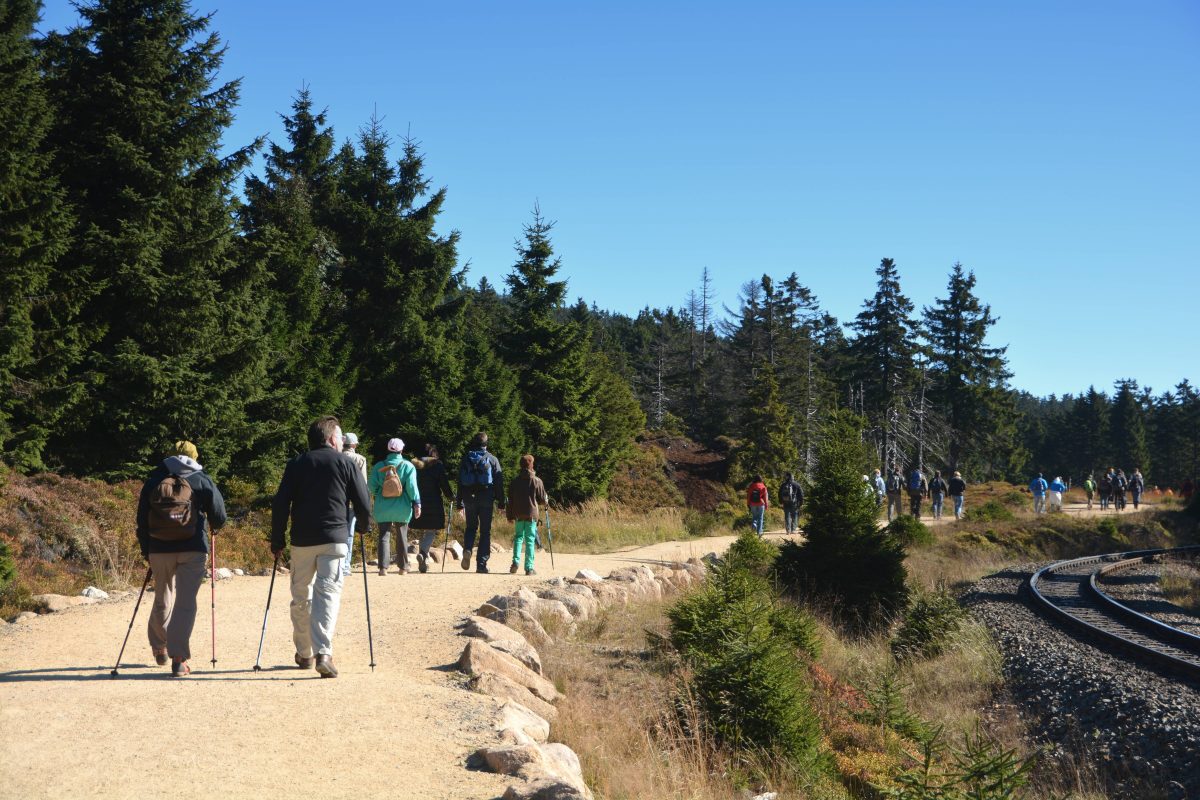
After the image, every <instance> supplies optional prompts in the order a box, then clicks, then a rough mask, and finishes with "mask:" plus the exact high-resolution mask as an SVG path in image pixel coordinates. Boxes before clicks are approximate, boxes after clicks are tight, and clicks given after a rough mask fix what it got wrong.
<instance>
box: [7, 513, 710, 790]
mask: <svg viewBox="0 0 1200 800" xmlns="http://www.w3.org/2000/svg"><path fill="white" fill-rule="evenodd" d="M731 541H733V539H732V537H714V538H709V539H698V540H694V541H689V542H669V543H664V544H658V545H653V546H650V547H644V548H639V549H634V550H628V551H623V552H619V553H610V554H605V555H568V554H565V553H558V554H556V557H555V560H556V562H557V567H558V568H557V569H551V568H550V559H549V558H548V556H547V555H546V554H545V553H541V554H539V555H538V564H537V569H538V572H539V575H538V576H537V577H534V578H525V577H524V575H520V576H516V575H509V574H508V573H507V571H505V572H503V573H502V574H492V575H476V574H475V573H474V572H463V571H462V570H461V569H459V568H458V567H457V566H456V565H453V564H451V565H447V567H446V572H445V574H441V573H439V572H436V571H435V572H432V573H430V574H426V575H420V574H410V575H406V576H400V575H397V574H395V573H393V574H390V575H388V576H386V577H378V576H376V575H374V574H372V575H370V576H369V577H370V581H371V583H370V594H371V618H372V623H373V629H374V639H375V660H376V662H377V664H378V666H377V667H376V670H375V672H374V673H372V672H371V670H370V669H369V668H368V666H367V665H368V662H369V658H368V655H367V629H366V615H365V613H364V603H363V577H362V573H356V574H354V575H352V576H351V579H350V582H349V583H348V585H347V588H346V590H345V592H344V594H343V598H342V600H343V603H342V616H341V619H340V620H339V622H338V628H337V635H336V638H335V641H334V660H335V662H336V663H337V666H338V669H339V671H340V672H341V675H340V677H339V678H337V679H336V680H320V679H319V678H318V676H317V673H316V672H314V671H312V670H307V671H302V670H299V669H297V668H296V667H295V666H294V665H293V664H292V656H293V647H292V641H291V623H290V621H289V617H288V602H289V596H288V588H287V579H286V577H283V578H282V580H280V579H277V580H276V585H275V594H274V597H273V599H272V602H271V611H270V620H269V622H268V629H267V640H266V646H265V648H264V651H263V660H262V663H263V666H264V671H262V672H259V673H255V672H253V671H252V667H253V665H254V660H255V655H256V652H257V649H258V639H259V632H260V630H261V628H262V620H263V607H264V604H265V602H266V598H267V583H268V580H269V579H268V578H265V577H239V578H233V579H231V580H224V581H220V582H219V583H218V584H217V658H218V662H217V665H216V668H215V669H214V668H211V666H210V664H209V661H208V660H209V658H210V657H211V655H210V649H209V635H210V625H209V608H208V605H209V598H208V592H209V589H208V587H207V586H204V587H202V589H201V597H200V613H199V615H198V618H197V621H196V629H195V632H194V633H193V635H192V648H193V659H192V668H193V669H194V670H195V671H194V672H193V674H192V676H191V677H190V678H188V679H185V680H174V679H172V678H170V677H169V668H164V667H155V666H154V665H153V663H154V662H153V659H152V658H151V657H150V649H149V647H148V645H147V644H146V635H145V626H146V619H147V614H148V610H149V605H148V602H147V601H145V600H144V601H143V602H142V608H141V610H140V611H139V613H138V620H137V623H136V624H135V625H134V631H133V635H132V636H131V637H130V640H129V647H128V649H127V650H126V652H125V658H124V660H123V666H122V668H121V674H120V676H119V677H118V678H116V679H113V678H110V677H109V670H110V669H111V668H112V664H113V659H115V658H116V655H117V650H118V649H119V648H120V646H121V639H122V638H123V637H124V635H125V631H126V629H127V628H128V626H129V618H130V615H131V614H132V613H133V607H134V597H132V596H130V597H126V598H125V599H123V600H120V601H110V602H102V603H98V604H96V605H90V606H81V607H79V608H74V609H70V610H68V611H65V612H62V613H58V614H49V615H46V616H41V617H37V618H36V619H33V620H30V621H28V622H23V623H19V624H15V625H4V626H0V732H2V733H0V798H4V799H5V800H7V799H8V798H13V799H15V798H20V799H21V800H34V799H35V798H63V797H74V798H84V797H97V798H138V800H146V798H158V797H167V796H173V797H188V798H192V800H201V799H202V798H222V800H224V799H225V798H231V797H250V796H256V797H264V798H268V797H288V796H317V797H320V798H323V800H338V799H339V798H351V797H353V798H362V797H389V798H446V799H447V800H450V799H451V798H453V800H469V799H470V798H495V797H498V796H499V795H501V794H502V793H503V792H504V789H505V786H506V785H507V784H508V783H510V782H511V781H510V779H508V778H506V777H505V776H502V775H493V774H490V773H485V772H476V771H469V770H466V769H464V768H463V764H464V763H465V760H466V757H467V755H468V754H469V753H470V752H472V751H473V750H475V749H476V748H477V747H479V746H480V745H481V744H482V743H484V742H486V741H487V740H488V738H489V737H491V736H493V735H494V734H493V733H492V732H491V729H490V726H491V723H492V720H493V718H494V710H495V708H496V707H497V706H498V705H499V703H498V701H496V700H495V699H493V698H490V697H485V696H483V695H478V694H472V693H470V692H468V691H466V690H465V689H463V688H462V687H463V685H464V684H465V682H466V678H465V676H463V675H461V674H459V673H457V672H455V671H453V670H452V669H450V668H449V665H451V664H453V663H454V662H455V661H456V660H457V658H458V656H459V654H460V653H461V652H462V649H463V640H462V639H461V638H460V637H458V636H457V635H456V633H455V631H454V629H453V627H452V626H453V624H454V622H455V621H456V620H457V619H458V618H460V617H462V616H464V615H465V614H468V613H471V612H472V611H474V609H475V608H477V607H478V606H479V605H480V603H482V602H483V601H484V600H486V599H487V598H489V597H490V596H492V595H494V594H497V593H507V592H509V591H511V590H513V589H515V588H516V587H517V586H518V585H520V584H522V583H525V582H528V581H542V580H544V579H545V578H547V577H552V576H554V575H562V576H574V575H575V573H576V571H578V570H579V569H581V568H584V567H590V568H592V569H595V570H596V571H598V572H601V573H605V574H606V573H608V572H609V571H610V570H612V569H614V568H616V567H622V566H628V565H630V564H634V563H643V562H649V561H657V560H659V559H663V560H667V561H672V560H686V559H687V558H689V557H692V556H701V555H703V554H704V553H707V552H710V551H714V550H716V551H723V550H724V549H725V548H726V547H727V546H728V545H729V543H730V542H731ZM506 562H507V559H506V555H505V554H500V555H499V557H498V558H496V557H494V558H493V564H494V565H495V566H496V567H497V568H499V569H504V568H505V567H506V566H507V563H506ZM437 569H438V567H437V566H434V570H437Z"/></svg>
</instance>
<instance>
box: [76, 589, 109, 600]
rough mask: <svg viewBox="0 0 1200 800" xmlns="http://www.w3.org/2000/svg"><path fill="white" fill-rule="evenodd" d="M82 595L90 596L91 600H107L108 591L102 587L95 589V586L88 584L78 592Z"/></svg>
mask: <svg viewBox="0 0 1200 800" xmlns="http://www.w3.org/2000/svg"><path fill="white" fill-rule="evenodd" d="M79 594H80V595H81V596H83V597H90V598H92V599H93V600H107V599H108V592H106V591H104V590H103V589H97V588H96V587H95V586H89V587H87V588H86V589H84V590H83V591H82V592H80V593H79Z"/></svg>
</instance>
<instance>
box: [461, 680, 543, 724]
mask: <svg viewBox="0 0 1200 800" xmlns="http://www.w3.org/2000/svg"><path fill="white" fill-rule="evenodd" d="M467 688H468V689H470V690H471V691H472V692H476V693H478V694H486V695H488V696H489V697H495V698H497V699H500V700H512V701H514V702H516V703H520V704H521V705H523V706H525V707H526V708H528V709H529V710H530V711H532V712H533V713H535V714H537V715H538V716H539V717H541V718H542V719H547V720H550V721H553V720H554V718H555V717H557V716H558V709H557V708H555V707H554V706H553V705H551V704H550V703H547V702H546V701H545V700H543V699H541V698H540V697H538V696H537V695H535V694H534V693H533V692H531V691H529V690H528V689H526V688H525V687H524V686H521V685H520V684H517V683H514V682H513V681H511V680H509V679H508V678H506V677H504V676H503V675H496V674H494V673H491V672H485V673H484V674H482V675H476V676H475V677H473V678H471V680H470V681H469V682H468V683H467Z"/></svg>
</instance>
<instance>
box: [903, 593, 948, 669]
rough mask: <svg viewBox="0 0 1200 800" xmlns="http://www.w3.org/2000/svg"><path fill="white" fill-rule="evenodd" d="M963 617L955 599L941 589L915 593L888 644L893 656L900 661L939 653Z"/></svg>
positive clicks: (931, 656)
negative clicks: (898, 627)
mask: <svg viewBox="0 0 1200 800" xmlns="http://www.w3.org/2000/svg"><path fill="white" fill-rule="evenodd" d="M965 616H966V614H965V612H964V611H963V609H962V607H961V606H960V605H959V604H958V601H957V600H955V599H954V598H953V597H951V596H950V595H949V594H947V593H946V592H944V591H936V592H923V593H921V594H918V595H917V596H916V599H915V600H913V602H912V603H911V604H910V605H909V607H908V610H907V611H905V612H904V620H903V622H901V624H900V629H899V630H897V631H896V634H895V635H894V636H893V637H892V640H891V642H890V644H889V646H890V648H891V651H892V655H893V656H894V657H895V658H897V659H900V660H903V659H911V658H934V657H936V656H940V655H941V654H942V652H943V651H944V650H945V649H946V643H947V641H948V640H949V639H950V637H951V636H952V635H953V634H954V633H955V632H956V631H958V628H959V625H961V624H962V621H963V618H964V617H965Z"/></svg>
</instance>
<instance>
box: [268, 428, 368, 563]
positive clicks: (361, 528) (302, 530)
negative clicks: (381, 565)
mask: <svg viewBox="0 0 1200 800" xmlns="http://www.w3.org/2000/svg"><path fill="white" fill-rule="evenodd" d="M347 504H350V505H352V506H354V516H355V517H357V522H356V525H355V527H356V528H357V529H358V532H359V533H366V532H367V531H369V530H370V529H371V499H370V497H369V496H368V495H367V484H366V482H365V481H364V480H363V477H362V473H361V472H359V470H358V467H357V466H355V465H354V462H353V461H351V460H350V459H349V457H347V456H345V455H344V454H342V453H340V452H338V451H337V450H334V449H333V448H332V447H327V446H321V447H318V448H316V449H315V450H309V451H308V452H307V453H304V454H303V455H299V456H296V457H295V458H293V459H292V460H291V461H289V462H288V465H287V467H286V468H284V470H283V479H282V480H281V481H280V482H279V490H278V491H277V492H275V500H274V501H273V502H272V503H271V549H272V550H282V549H283V548H284V545H285V539H284V534H285V533H286V531H287V528H288V520H289V519H290V520H291V523H292V546H293V547H311V546H313V545H320V544H345V543H346V524H347V522H348V521H349V519H348V516H347V508H346V506H347Z"/></svg>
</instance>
